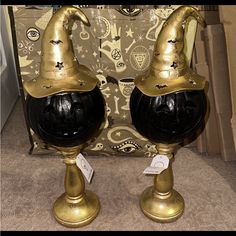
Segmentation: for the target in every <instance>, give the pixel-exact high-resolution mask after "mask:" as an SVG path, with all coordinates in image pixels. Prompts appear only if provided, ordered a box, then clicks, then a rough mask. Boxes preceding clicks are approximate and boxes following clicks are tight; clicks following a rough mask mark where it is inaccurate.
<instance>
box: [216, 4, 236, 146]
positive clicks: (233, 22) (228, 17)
mask: <svg viewBox="0 0 236 236" xmlns="http://www.w3.org/2000/svg"><path fill="white" fill-rule="evenodd" d="M219 15H220V21H221V23H222V24H223V26H224V31H225V38H226V48H227V57H228V68H229V80H230V90H231V102H232V112H233V115H232V119H231V127H232V129H233V135H234V146H235V149H236V37H235V36H236V6H235V5H220V6H219Z"/></svg>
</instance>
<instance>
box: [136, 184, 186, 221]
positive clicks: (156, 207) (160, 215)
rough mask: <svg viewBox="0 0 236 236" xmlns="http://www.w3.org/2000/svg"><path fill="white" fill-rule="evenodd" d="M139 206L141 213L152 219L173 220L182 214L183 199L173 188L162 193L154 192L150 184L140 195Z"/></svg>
mask: <svg viewBox="0 0 236 236" xmlns="http://www.w3.org/2000/svg"><path fill="white" fill-rule="evenodd" d="M140 207H141V209H142V211H143V213H144V214H145V215H146V216H147V217H148V218H150V219H152V220H154V221H157V222H164V223H165V222H173V221H175V220H176V219H178V218H179V217H180V216H181V215H182V214H183V211H184V199H183V198H182V196H181V195H180V194H179V193H178V192H177V191H175V190H174V189H172V190H171V192H170V193H168V194H166V195H162V194H159V193H156V192H155V191H154V187H153V186H150V187H148V188H147V189H145V190H144V191H143V193H142V195H141V198H140Z"/></svg>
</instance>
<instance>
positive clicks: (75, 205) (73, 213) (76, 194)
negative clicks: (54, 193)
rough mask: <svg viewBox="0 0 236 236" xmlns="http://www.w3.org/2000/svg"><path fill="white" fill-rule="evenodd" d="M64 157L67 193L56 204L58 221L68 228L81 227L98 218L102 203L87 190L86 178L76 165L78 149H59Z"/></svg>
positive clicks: (55, 212) (54, 208)
mask: <svg viewBox="0 0 236 236" xmlns="http://www.w3.org/2000/svg"><path fill="white" fill-rule="evenodd" d="M57 149H58V150H59V151H60V152H61V153H62V155H63V156H64V163H65V164H66V174H65V180H64V186H65V193H64V194H62V195H61V196H60V197H59V198H58V199H57V200H56V202H55V203H54V206H53V212H54V216H55V218H56V220H57V221H58V222H59V223H61V224H62V225H64V226H67V227H81V226H84V225H87V224H89V223H90V222H91V221H92V220H93V219H95V217H96V216H97V214H98V212H99V210H100V203H99V200H98V197H97V196H96V194H94V193H93V192H91V191H88V190H85V182H84V177H83V175H82V172H81V170H80V169H79V168H78V167H77V165H76V156H77V155H78V154H79V152H80V150H79V149H78V148H63V149H61V148H57Z"/></svg>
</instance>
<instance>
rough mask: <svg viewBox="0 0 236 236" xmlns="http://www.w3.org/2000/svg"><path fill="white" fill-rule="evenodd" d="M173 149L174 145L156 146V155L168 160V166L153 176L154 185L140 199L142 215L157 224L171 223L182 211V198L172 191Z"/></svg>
mask: <svg viewBox="0 0 236 236" xmlns="http://www.w3.org/2000/svg"><path fill="white" fill-rule="evenodd" d="M175 147H176V144H173V145H166V144H157V150H158V153H159V154H163V155H166V156H167V157H168V158H169V166H168V168H167V169H166V170H164V171H163V172H161V173H160V174H157V175H155V177H154V185H153V186H150V187H148V188H147V189H145V190H144V192H143V193H142V195H141V198H140V207H141V209H142V211H143V213H144V214H145V215H146V216H147V217H149V218H150V219H152V220H154V221H157V222H172V221H174V220H176V219H177V218H179V217H180V216H181V215H182V213H183V210H184V200H183V198H182V196H181V195H180V194H179V193H178V192H177V191H175V190H174V189H173V185H174V177H173V171H172V162H173V159H174V148H175Z"/></svg>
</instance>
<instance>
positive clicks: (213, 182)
mask: <svg viewBox="0 0 236 236" xmlns="http://www.w3.org/2000/svg"><path fill="white" fill-rule="evenodd" d="M1 141H2V146H1V230H27V231H28V230H57V231H59V230H70V229H68V228H65V227H63V226H61V225H59V224H58V223H57V222H56V221H55V219H54V217H53V215H52V205H53V202H54V201H55V199H56V198H57V197H58V196H59V195H60V194H61V193H62V192H63V191H64V189H63V179H64V173H65V167H64V164H62V162H61V159H60V158H58V157H50V156H41V157H39V156H29V155H28V149H29V141H28V136H27V132H26V128H25V123H24V119H23V113H22V104H21V103H20V102H19V101H18V103H17V105H16V107H15V109H14V111H13V113H12V115H11V117H10V118H9V120H8V123H7V124H6V126H5V127H4V130H3V132H2V138H1ZM88 160H89V162H90V163H91V165H92V166H93V168H94V169H95V176H94V178H93V181H92V184H90V185H89V184H86V187H87V189H91V190H93V191H94V192H96V193H97V195H98V196H99V197H100V202H101V206H102V208H101V211H100V213H99V215H98V217H97V218H96V219H95V220H94V221H93V222H92V223H91V224H90V225H88V226H85V227H82V228H79V229H72V230H236V163H235V162H234V163H233V162H231V163H225V162H223V161H222V160H221V159H220V157H219V156H218V157H207V156H202V155H199V154H198V153H197V152H195V151H194V150H190V149H187V148H182V149H180V150H179V151H178V153H177V155H176V159H175V162H174V164H173V169H174V175H175V189H176V190H178V191H179V192H180V193H181V194H182V196H183V197H184V199H185V212H184V214H183V216H182V217H181V218H180V219H179V220H177V221H176V222H174V223H168V224H161V223H156V222H153V221H151V220H149V219H148V218H146V217H145V216H144V215H143V214H142V212H141V210H140V209H139V204H138V200H139V196H140V193H141V192H142V191H143V190H144V189H145V187H147V186H149V185H151V184H152V182H153V178H152V177H148V176H145V175H143V174H142V171H143V170H144V168H145V167H146V166H147V165H148V164H149V163H150V161H151V160H150V159H147V158H129V157H127V158H125V157H116V158H114V157H110V158H109V157H104V158H101V157H99V158H98V157H88Z"/></svg>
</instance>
